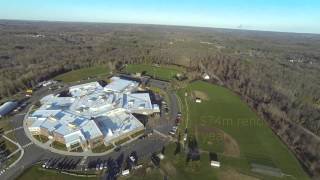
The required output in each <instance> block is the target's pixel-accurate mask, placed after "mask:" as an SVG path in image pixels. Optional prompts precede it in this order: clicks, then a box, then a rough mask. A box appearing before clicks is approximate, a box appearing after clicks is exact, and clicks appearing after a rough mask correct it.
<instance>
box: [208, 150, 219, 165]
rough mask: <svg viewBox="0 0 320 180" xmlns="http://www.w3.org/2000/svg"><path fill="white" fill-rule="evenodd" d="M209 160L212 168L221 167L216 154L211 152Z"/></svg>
mask: <svg viewBox="0 0 320 180" xmlns="http://www.w3.org/2000/svg"><path fill="white" fill-rule="evenodd" d="M209 159H210V166H212V167H216V168H219V167H220V162H219V160H218V155H217V154H216V153H213V152H210V153H209Z"/></svg>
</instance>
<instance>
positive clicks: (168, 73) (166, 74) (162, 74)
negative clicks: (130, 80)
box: [124, 64, 184, 81]
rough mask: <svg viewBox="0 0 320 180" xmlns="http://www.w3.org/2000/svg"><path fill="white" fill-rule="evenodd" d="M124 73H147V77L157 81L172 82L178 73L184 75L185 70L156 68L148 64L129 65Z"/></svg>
mask: <svg viewBox="0 0 320 180" xmlns="http://www.w3.org/2000/svg"><path fill="white" fill-rule="evenodd" d="M124 71H125V72H126V73H142V72H144V71H145V72H146V74H147V75H149V76H152V77H154V78H156V79H161V80H166V81H170V80H172V79H173V78H174V77H175V76H176V74H177V73H183V72H184V69H183V68H181V67H178V66H163V67H156V66H153V65H148V64H128V65H127V66H126V68H125V69H124Z"/></svg>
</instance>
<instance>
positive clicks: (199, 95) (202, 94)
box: [192, 90, 210, 101]
mask: <svg viewBox="0 0 320 180" xmlns="http://www.w3.org/2000/svg"><path fill="white" fill-rule="evenodd" d="M192 95H193V97H194V98H200V99H202V100H204V101H208V100H209V99H210V98H209V96H208V95H207V93H205V92H202V91H197V90H194V91H192Z"/></svg>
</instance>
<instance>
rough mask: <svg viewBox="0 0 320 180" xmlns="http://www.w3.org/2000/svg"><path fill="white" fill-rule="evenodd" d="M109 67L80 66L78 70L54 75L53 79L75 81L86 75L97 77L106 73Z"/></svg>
mask: <svg viewBox="0 0 320 180" xmlns="http://www.w3.org/2000/svg"><path fill="white" fill-rule="evenodd" d="M108 74H109V69H108V68H106V67H102V66H96V67H90V68H82V69H78V70H73V71H69V72H67V73H64V74H61V75H58V76H56V77H55V78H54V79H55V80H60V81H63V82H66V83H68V82H75V81H80V80H84V79H88V77H98V76H103V75H108Z"/></svg>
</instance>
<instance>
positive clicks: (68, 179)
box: [17, 165, 98, 180]
mask: <svg viewBox="0 0 320 180" xmlns="http://www.w3.org/2000/svg"><path fill="white" fill-rule="evenodd" d="M17 179H18V180H56V179H59V180H79V179H80V180H82V179H83V180H87V179H88V180H91V179H92V180H93V179H98V178H93V177H77V176H71V175H67V174H63V173H60V172H58V171H54V170H44V169H42V168H40V166H38V165H35V166H32V167H31V168H29V169H28V170H26V171H25V172H24V173H23V174H22V175H21V176H19V177H18V178H17Z"/></svg>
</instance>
